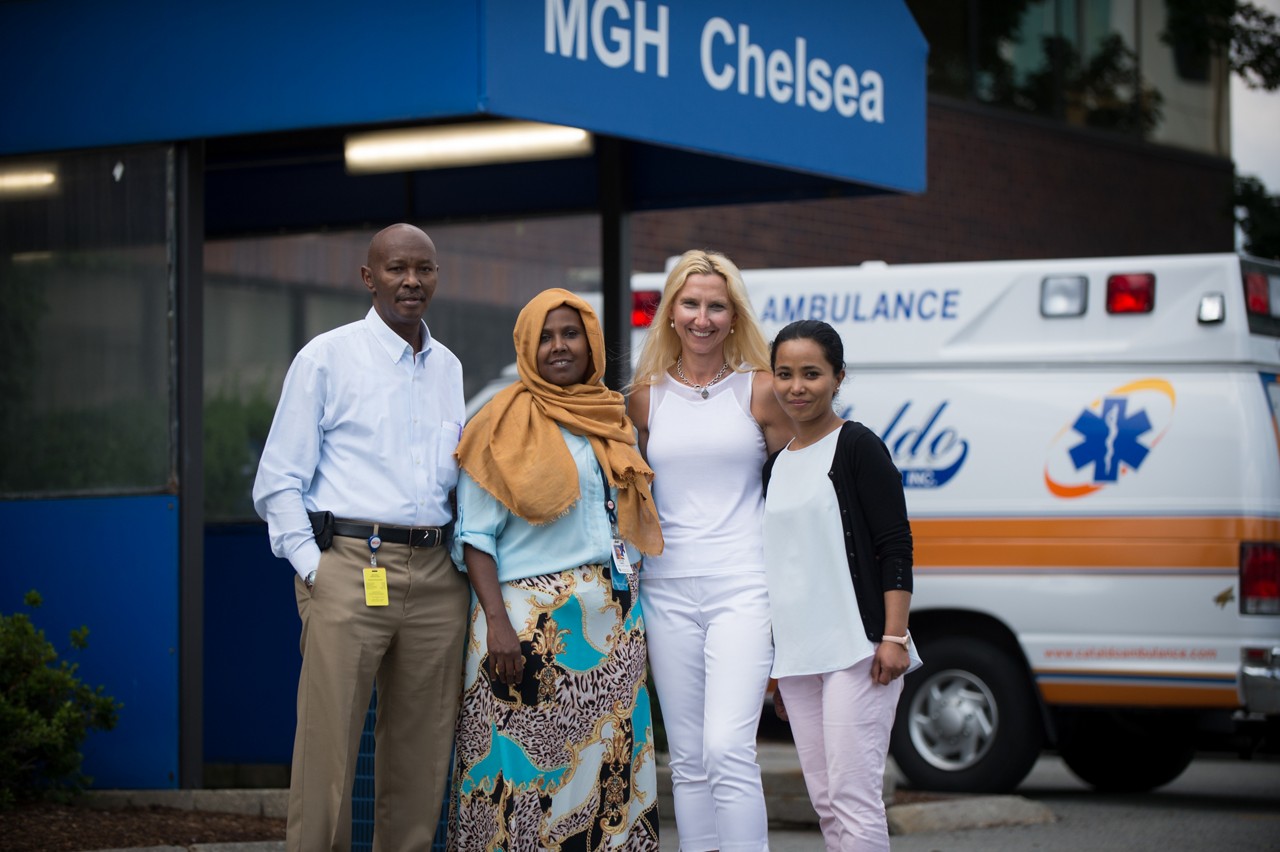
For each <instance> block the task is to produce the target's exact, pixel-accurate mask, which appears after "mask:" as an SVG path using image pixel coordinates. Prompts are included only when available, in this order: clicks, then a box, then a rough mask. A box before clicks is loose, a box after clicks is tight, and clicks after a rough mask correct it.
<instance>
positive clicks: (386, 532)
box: [333, 518, 449, 547]
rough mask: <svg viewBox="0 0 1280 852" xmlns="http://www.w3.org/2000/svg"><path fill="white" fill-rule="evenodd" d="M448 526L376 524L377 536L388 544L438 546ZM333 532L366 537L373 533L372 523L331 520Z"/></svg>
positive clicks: (348, 536) (445, 536)
mask: <svg viewBox="0 0 1280 852" xmlns="http://www.w3.org/2000/svg"><path fill="white" fill-rule="evenodd" d="M448 533H449V527H395V526H391V525H389V524H379V525H378V537H379V538H381V539H382V540H383V541H384V542H388V543H390V544H407V545H410V546H411V547H440V546H441V545H442V544H444V543H445V540H446V539H447V537H448ZM333 534H334V535H340V536H345V537H347V538H362V539H366V540H367V539H368V538H369V536H371V535H373V524H361V523H357V522H355V521H340V520H337V519H336V518H335V519H334V521H333Z"/></svg>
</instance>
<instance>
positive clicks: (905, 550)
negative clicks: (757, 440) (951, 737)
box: [761, 421, 912, 642]
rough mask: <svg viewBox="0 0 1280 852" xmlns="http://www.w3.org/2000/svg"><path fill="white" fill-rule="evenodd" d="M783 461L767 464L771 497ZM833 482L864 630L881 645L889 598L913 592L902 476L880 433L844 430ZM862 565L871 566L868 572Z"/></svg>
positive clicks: (849, 425)
mask: <svg viewBox="0 0 1280 852" xmlns="http://www.w3.org/2000/svg"><path fill="white" fill-rule="evenodd" d="M779 452H781V451H779ZM777 458H778V453H774V454H773V455H771V456H769V458H768V459H767V460H766V461H765V463H764V470H763V471H762V472H761V476H762V477H763V479H764V491H765V494H768V492H769V476H770V474H771V473H772V472H773V463H774V461H775V460H776V459H777ZM827 476H828V477H829V478H830V479H831V483H832V486H833V487H834V488H835V490H836V502H837V503H839V504H840V520H841V522H842V525H843V526H844V539H845V555H846V556H847V558H848V560H849V574H850V576H851V577H852V578H853V591H854V595H855V596H856V597H857V599H858V612H859V613H860V614H861V615H862V626H863V628H864V629H865V630H866V631H867V638H868V639H870V640H871V641H872V642H879V641H880V637H881V636H883V635H884V593H885V592H886V591H893V590H895V589H900V590H902V591H904V592H910V591H911V590H912V576H911V564H912V551H911V524H910V522H909V521H908V520H907V501H906V498H905V497H904V495H903V493H902V474H901V473H899V472H898V468H897V467H895V466H894V464H893V457H892V456H891V455H889V448H888V447H886V446H885V445H884V442H883V441H881V440H880V438H879V437H878V436H877V435H876V433H874V432H872V431H871V430H870V429H868V428H867V427H866V426H863V425H862V424H861V423H856V422H853V421H846V422H845V424H844V425H843V426H841V427H840V437H839V438H837V439H836V452H835V458H834V460H833V461H832V465H831V469H830V470H829V471H828V472H827ZM873 560H874V561H873ZM860 565H862V566H866V567H865V570H863V569H860V567H859V566H860Z"/></svg>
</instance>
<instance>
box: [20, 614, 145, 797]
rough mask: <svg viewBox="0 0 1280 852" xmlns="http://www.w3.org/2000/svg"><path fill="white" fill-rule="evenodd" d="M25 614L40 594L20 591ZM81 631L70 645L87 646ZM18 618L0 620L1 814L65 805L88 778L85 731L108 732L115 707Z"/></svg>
mask: <svg viewBox="0 0 1280 852" xmlns="http://www.w3.org/2000/svg"><path fill="white" fill-rule="evenodd" d="M25 602H26V604H27V606H28V607H31V608H32V609H34V608H36V607H38V606H40V595H39V594H37V593H36V592H35V591H30V592H28V593H27V595H26V598H25ZM88 635H89V630H88V628H87V627H80V628H79V629H76V630H72V631H71V647H72V648H74V649H76V650H81V649H83V648H84V647H85V646H86V645H87V644H88ZM77 668H78V666H77V664H75V663H68V662H67V661H66V660H62V661H59V660H58V653H57V651H56V650H55V649H54V647H53V645H52V644H51V643H50V642H49V641H48V640H47V639H45V636H44V631H43V630H37V629H36V627H35V625H34V624H32V623H31V619H30V618H29V617H28V616H27V615H25V614H23V613H14V614H12V615H0V731H3V732H4V736H3V737H0V810H3V809H6V808H9V807H12V806H13V805H14V803H16V802H18V801H23V800H30V799H55V800H65V799H67V798H69V797H70V795H71V794H73V793H76V792H79V791H80V790H82V789H84V786H85V785H86V784H88V783H89V781H91V780H92V779H90V778H89V777H88V776H86V775H85V774H84V773H82V772H81V771H80V763H81V761H82V760H83V756H82V755H81V754H80V746H81V744H82V743H83V742H84V738H85V735H86V734H88V732H89V731H90V730H92V729H95V728H96V729H98V730H103V731H108V730H111V728H113V727H115V724H116V714H117V712H118V711H119V709H120V707H121V705H120V704H119V703H117V702H116V701H115V699H113V698H110V697H109V696H106V695H103V694H102V687H101V686H99V687H97V688H92V687H89V686H87V685H85V684H84V683H82V682H81V681H80V678H78V677H77V676H76V669H77Z"/></svg>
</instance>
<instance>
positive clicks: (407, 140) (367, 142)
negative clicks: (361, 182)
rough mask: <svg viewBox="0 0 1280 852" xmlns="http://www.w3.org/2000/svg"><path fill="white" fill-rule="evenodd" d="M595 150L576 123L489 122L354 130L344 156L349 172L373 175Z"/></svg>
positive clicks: (578, 154)
mask: <svg viewBox="0 0 1280 852" xmlns="http://www.w3.org/2000/svg"><path fill="white" fill-rule="evenodd" d="M591 150H592V140H591V134H590V133H588V132H587V131H585V130H580V129H578V128H576V127H562V126H560V125H558V124H541V123H539V122H536V121H502V122H492V121H487V122H483V123H477V124H452V125H443V126H440V127H418V128H413V129H406V130H379V131H373V132H370V133H357V134H353V135H351V136H348V137H347V144H346V157H347V171H348V172H350V173H351V174H372V173H375V172H399V171H412V170H414V169H449V168H457V167H459V166H479V165H484V164H486V163H513V162H524V161H527V160H557V159H562V158H565V157H585V156H587V155H589V154H590V153H591Z"/></svg>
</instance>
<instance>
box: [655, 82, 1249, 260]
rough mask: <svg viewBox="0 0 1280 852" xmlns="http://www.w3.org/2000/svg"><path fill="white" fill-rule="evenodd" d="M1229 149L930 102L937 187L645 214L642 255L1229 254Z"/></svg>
mask: <svg viewBox="0 0 1280 852" xmlns="http://www.w3.org/2000/svg"><path fill="white" fill-rule="evenodd" d="M1232 176H1233V172H1232V165H1231V162H1230V161H1229V160H1226V159H1221V158H1217V157H1210V156H1206V155H1201V154H1196V153H1191V152H1186V151H1180V150H1177V149H1171V148H1168V147H1165V146H1159V145H1151V144H1145V143H1142V142H1137V141H1134V140H1130V139H1126V138H1123V137H1116V136H1115V135H1114V134H1108V133H1101V132H1094V131H1088V130H1082V129H1077V128H1072V127H1068V126H1064V125H1062V124H1058V123H1052V122H1047V121H1042V120H1038V119H1034V118H1025V117H1022V116H1018V115H1013V114H1010V113H1007V112H1003V111H1000V110H994V109H982V108H974V107H970V106H967V105H964V104H961V103H958V102H953V101H947V100H944V99H937V98H935V99H931V100H930V104H929V112H928V189H927V191H926V192H925V193H923V194H922V195H918V196H902V195H883V196H864V197H853V198H837V199H825V200H820V201H804V202H783V203H774V204H755V205H737V206H728V207H712V208H696V209H687V210H676V211H662V212H655V213H643V214H637V215H635V216H634V217H633V222H632V239H633V246H632V259H633V266H634V268H636V269H638V270H658V269H661V268H662V266H663V263H664V262H665V259H666V258H667V257H668V256H670V255H673V254H679V253H680V252H681V251H684V250H685V249H688V248H712V249H717V250H720V251H723V252H725V253H726V254H728V255H729V256H730V257H731V258H732V259H733V260H734V261H735V262H737V263H738V264H739V265H740V266H743V267H764V266H775V267H776V266H817V265H842V264H852V263H859V262H861V261H863V260H868V259H878V260H885V261H888V262H890V263H905V262H927V261H957V260H995V259H1004V258H1031V257H1085V256H1104V255H1125V254H1165V253H1187V252H1202V251H1230V250H1231V249H1232V248H1233V246H1234V229H1233V225H1232V222H1231V210H1230V198H1231V187H1232Z"/></svg>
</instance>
